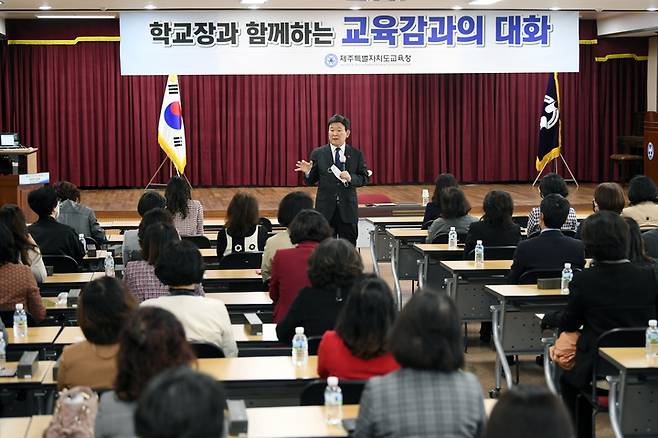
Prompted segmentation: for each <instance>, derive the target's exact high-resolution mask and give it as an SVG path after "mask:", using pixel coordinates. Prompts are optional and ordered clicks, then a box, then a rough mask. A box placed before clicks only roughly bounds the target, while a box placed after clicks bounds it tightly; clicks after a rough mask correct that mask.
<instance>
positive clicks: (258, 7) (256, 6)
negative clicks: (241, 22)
mask: <svg viewBox="0 0 658 438" xmlns="http://www.w3.org/2000/svg"><path fill="white" fill-rule="evenodd" d="M249 9H254V10H255V9H260V6H259V5H249Z"/></svg>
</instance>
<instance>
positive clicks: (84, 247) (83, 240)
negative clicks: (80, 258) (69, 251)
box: [78, 233, 87, 254]
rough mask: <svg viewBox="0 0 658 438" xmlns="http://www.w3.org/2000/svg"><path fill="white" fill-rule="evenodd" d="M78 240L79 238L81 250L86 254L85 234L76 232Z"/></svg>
mask: <svg viewBox="0 0 658 438" xmlns="http://www.w3.org/2000/svg"><path fill="white" fill-rule="evenodd" d="M78 240H80V244H81V245H82V250H83V251H84V253H85V254H87V240H86V239H85V235H84V234H82V233H80V234H78Z"/></svg>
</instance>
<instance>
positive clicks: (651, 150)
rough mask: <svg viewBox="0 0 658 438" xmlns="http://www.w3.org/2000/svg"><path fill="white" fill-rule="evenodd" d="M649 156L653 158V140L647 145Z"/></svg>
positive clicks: (650, 158)
mask: <svg viewBox="0 0 658 438" xmlns="http://www.w3.org/2000/svg"><path fill="white" fill-rule="evenodd" d="M647 158H648V159H649V160H653V143H651V142H649V144H648V145H647Z"/></svg>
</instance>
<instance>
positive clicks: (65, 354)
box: [57, 277, 137, 390]
mask: <svg viewBox="0 0 658 438" xmlns="http://www.w3.org/2000/svg"><path fill="white" fill-rule="evenodd" d="M136 308H137V303H136V302H135V298H133V296H132V295H131V294H130V292H129V291H128V288H126V286H125V285H124V284H123V283H122V282H121V280H117V279H116V278H113V277H101V278H99V279H98V280H94V281H92V282H89V283H87V284H86V285H85V286H84V287H83V288H82V291H81V292H80V297H79V300H78V325H79V326H80V329H81V330H82V333H83V334H84V335H85V340H84V341H80V342H77V343H75V344H72V345H67V346H66V347H64V351H62V355H61V356H60V362H61V363H60V367H59V372H58V374H57V386H58V388H59V389H62V388H67V387H68V388H71V387H73V386H89V387H91V388H93V389H101V390H102V389H110V388H112V387H113V386H114V379H115V378H116V375H117V354H118V353H119V334H120V333H121V330H122V329H123V326H124V324H125V323H126V321H127V320H128V318H130V316H131V315H132V314H133V312H134V311H135V309H136Z"/></svg>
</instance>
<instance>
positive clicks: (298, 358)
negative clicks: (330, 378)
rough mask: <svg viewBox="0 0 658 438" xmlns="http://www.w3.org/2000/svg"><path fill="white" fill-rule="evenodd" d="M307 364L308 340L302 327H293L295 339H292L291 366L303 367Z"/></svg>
mask: <svg viewBox="0 0 658 438" xmlns="http://www.w3.org/2000/svg"><path fill="white" fill-rule="evenodd" d="M307 362H308V339H306V335H305V334H304V327H295V337H294V338H292V364H293V365H294V366H296V367H303V366H304V365H306V363H307Z"/></svg>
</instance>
